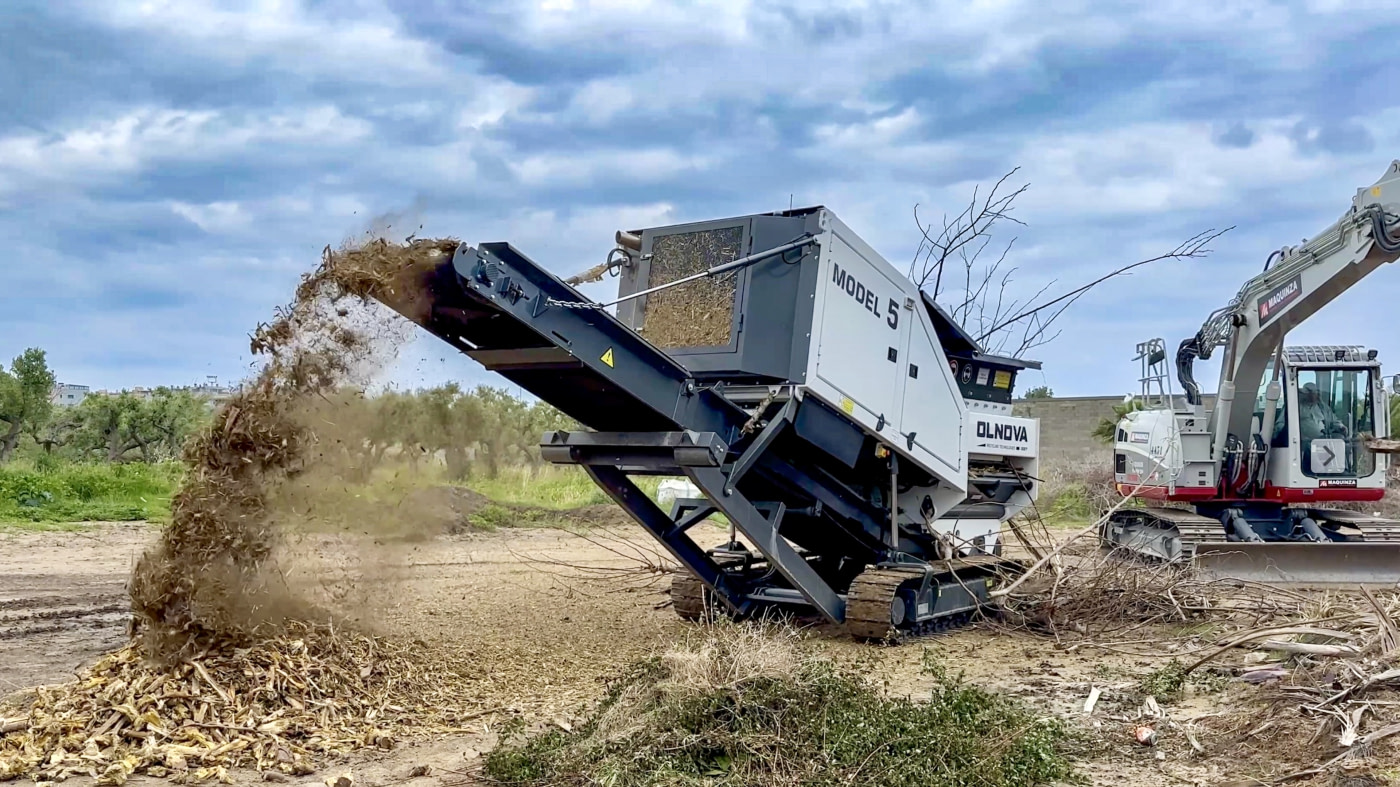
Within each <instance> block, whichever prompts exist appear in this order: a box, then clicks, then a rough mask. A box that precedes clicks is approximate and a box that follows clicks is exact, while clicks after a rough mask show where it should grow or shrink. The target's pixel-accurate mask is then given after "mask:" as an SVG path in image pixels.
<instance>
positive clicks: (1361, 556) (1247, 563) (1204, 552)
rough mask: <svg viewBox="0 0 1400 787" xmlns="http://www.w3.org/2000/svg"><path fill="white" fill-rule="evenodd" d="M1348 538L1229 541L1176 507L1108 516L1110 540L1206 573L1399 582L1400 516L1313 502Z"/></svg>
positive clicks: (1210, 523)
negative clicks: (1396, 518) (1325, 506)
mask: <svg viewBox="0 0 1400 787" xmlns="http://www.w3.org/2000/svg"><path fill="white" fill-rule="evenodd" d="M1308 515H1309V516H1310V517H1311V518H1313V519H1314V520H1315V521H1316V522H1318V524H1320V525H1322V527H1323V528H1324V529H1325V530H1329V531H1333V532H1337V533H1339V534H1340V535H1341V536H1342V539H1341V540H1338V541H1333V542H1330V543H1321V544H1319V543H1312V542H1306V541H1262V542H1244V541H1230V540H1228V538H1227V535H1226V533H1225V529H1224V526H1223V525H1222V524H1221V523H1220V522H1219V521H1217V520H1215V519H1211V518H1210V517H1206V516H1201V515H1199V514H1196V513H1193V512H1191V511H1184V510H1181V509H1175V508H1144V509H1125V510H1122V511H1119V512H1117V513H1116V514H1115V515H1114V517H1113V518H1112V519H1110V521H1109V522H1107V523H1105V525H1104V531H1103V533H1102V540H1103V543H1104V545H1105V546H1108V547H1112V548H1115V549H1123V550H1126V551H1128V552H1130V553H1132V554H1133V555H1134V556H1136V557H1139V558H1146V559H1148V560H1158V561H1163V562H1168V563H1180V564H1183V565H1187V564H1189V565H1190V566H1191V567H1192V568H1193V569H1194V570H1195V571H1196V572H1198V573H1199V574H1200V575H1201V576H1203V577H1206V578H1214V579H1238V580H1250V581H1256V582H1284V583H1288V584H1297V585H1319V586H1323V585H1334V584H1393V583H1394V582H1395V580H1396V578H1397V576H1400V571H1397V568H1396V566H1400V522H1396V521H1394V520H1389V519H1381V518H1379V517H1373V516H1369V515H1367V514H1363V513H1360V512H1356V511H1344V510H1334V509H1309V511H1308Z"/></svg>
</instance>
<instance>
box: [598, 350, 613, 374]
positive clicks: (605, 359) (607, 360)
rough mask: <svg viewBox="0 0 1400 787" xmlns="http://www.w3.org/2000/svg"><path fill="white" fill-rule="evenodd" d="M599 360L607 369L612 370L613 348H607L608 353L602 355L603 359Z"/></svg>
mask: <svg viewBox="0 0 1400 787" xmlns="http://www.w3.org/2000/svg"><path fill="white" fill-rule="evenodd" d="M600 360H602V362H603V363H605V364H607V365H608V368H609V369H611V368H613V348H611V347H609V348H608V351H607V352H605V353H603V357H602V358H601V359H600Z"/></svg>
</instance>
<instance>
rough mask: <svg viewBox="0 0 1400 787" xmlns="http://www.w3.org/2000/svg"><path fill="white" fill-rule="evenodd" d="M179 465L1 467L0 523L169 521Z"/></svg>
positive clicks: (50, 525) (52, 526)
mask: <svg viewBox="0 0 1400 787" xmlns="http://www.w3.org/2000/svg"><path fill="white" fill-rule="evenodd" d="M180 474H181V467H180V465H178V464H177V463H173V462H170V463H162V464H155V465H145V464H119V465H112V464H72V463H67V462H52V461H37V462H15V463H11V464H9V465H5V466H3V467H0V523H5V524H8V525H10V526H18V527H23V528H25V529H66V528H62V527H55V526H58V525H67V524H72V523H77V522H92V521H138V520H166V519H168V518H169V517H170V497H171V495H173V494H174V492H175V489H176V487H177V486H178V485H179V481H180Z"/></svg>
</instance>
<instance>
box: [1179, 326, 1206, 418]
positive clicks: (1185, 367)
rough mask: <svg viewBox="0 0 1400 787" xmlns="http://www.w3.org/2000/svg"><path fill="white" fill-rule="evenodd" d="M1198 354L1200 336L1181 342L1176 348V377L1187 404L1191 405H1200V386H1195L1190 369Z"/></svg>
mask: <svg viewBox="0 0 1400 787" xmlns="http://www.w3.org/2000/svg"><path fill="white" fill-rule="evenodd" d="M1200 354H1201V335H1200V334H1196V335H1195V336H1193V337H1191V338H1190V339H1186V340H1184V341H1182V343H1181V345H1180V346H1178V347H1177V348H1176V377H1177V380H1179V381H1180V382H1181V387H1182V388H1183V389H1185V391H1186V401H1187V403H1189V404H1192V405H1197V404H1200V403H1201V386H1199V385H1197V384H1196V378H1195V375H1194V374H1193V372H1192V367H1193V366H1194V365H1195V363H1196V358H1198V357H1200Z"/></svg>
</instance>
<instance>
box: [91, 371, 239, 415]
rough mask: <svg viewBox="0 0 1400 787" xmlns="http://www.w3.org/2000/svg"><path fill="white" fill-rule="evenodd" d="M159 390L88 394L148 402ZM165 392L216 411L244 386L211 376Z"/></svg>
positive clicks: (126, 390)
mask: <svg viewBox="0 0 1400 787" xmlns="http://www.w3.org/2000/svg"><path fill="white" fill-rule="evenodd" d="M78 387H80V388H82V389H83V390H84V391H87V387H86V386H78ZM157 390H158V389H156V388H148V387H146V386H142V385H138V386H136V387H134V388H123V389H122V390H120V391H108V390H98V391H91V392H88V395H91V396H121V395H123V394H125V395H127V396H131V397H134V398H136V399H140V400H142V401H146V400H149V399H152V398H154V397H155V395H156V391H157ZM165 390H168V391H172V392H184V393H188V394H189V395H190V396H193V397H194V398H196V399H199V400H200V401H202V402H204V403H205V405H206V406H207V407H209V409H211V410H213V409H216V408H217V407H218V406H219V405H221V404H223V403H224V402H227V401H228V400H229V399H232V398H233V397H234V396H235V395H236V394H238V393H239V392H241V391H242V390H243V386H242V385H235V386H229V385H219V378H217V377H214V376H212V375H211V376H209V377H208V378H206V379H205V381H204V382H202V383H196V384H194V385H171V386H165ZM79 398H80V399H81V397H79Z"/></svg>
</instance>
